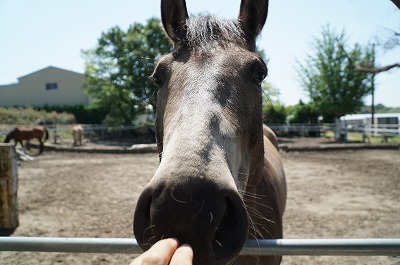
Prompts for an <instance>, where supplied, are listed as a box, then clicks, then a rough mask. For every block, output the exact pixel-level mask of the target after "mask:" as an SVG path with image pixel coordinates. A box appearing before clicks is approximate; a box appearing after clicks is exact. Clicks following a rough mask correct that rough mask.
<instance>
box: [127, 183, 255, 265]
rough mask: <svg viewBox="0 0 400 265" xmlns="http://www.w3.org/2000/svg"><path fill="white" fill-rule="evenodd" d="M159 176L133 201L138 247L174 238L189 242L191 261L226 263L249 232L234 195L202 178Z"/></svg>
mask: <svg viewBox="0 0 400 265" xmlns="http://www.w3.org/2000/svg"><path fill="white" fill-rule="evenodd" d="M162 179H163V180H161V181H155V182H150V183H149V184H148V185H147V186H146V188H145V189H144V191H143V192H142V194H141V195H140V197H139V199H138V202H137V205H136V210H135V215H134V227H133V228H134V233H135V236H136V240H137V242H138V243H139V245H140V247H141V248H142V249H143V250H147V249H149V248H150V247H151V246H152V245H153V244H154V243H155V242H157V241H158V240H160V239H163V238H176V239H178V241H179V243H180V244H189V245H191V246H192V248H193V251H194V262H193V264H198V265H214V264H215V265H217V264H218V265H219V264H226V263H227V262H229V261H230V260H232V259H233V258H234V257H236V256H237V255H238V254H239V252H240V250H241V249H242V247H243V245H244V243H245V241H246V238H247V233H248V217H247V211H246V209H245V206H244V204H243V201H242V199H241V197H240V195H239V193H238V192H237V191H236V190H234V189H232V188H230V187H227V185H223V184H221V183H216V182H215V181H210V180H206V179H205V178H195V179H193V178H190V177H186V178H179V181H177V180H175V181H171V180H169V181H166V180H168V178H162ZM182 179H183V180H182Z"/></svg>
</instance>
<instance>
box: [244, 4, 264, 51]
mask: <svg viewBox="0 0 400 265" xmlns="http://www.w3.org/2000/svg"><path fill="white" fill-rule="evenodd" d="M267 14H268V0H242V2H241V3H240V12H239V18H238V20H239V23H240V24H241V26H242V29H243V31H244V33H245V34H246V37H247V40H248V42H249V45H250V47H252V48H255V40H256V37H257V36H258V35H259V34H260V32H261V30H262V28H263V27H264V24H265V21H266V19H267Z"/></svg>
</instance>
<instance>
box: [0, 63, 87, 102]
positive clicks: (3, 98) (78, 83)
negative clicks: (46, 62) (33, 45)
mask: <svg viewBox="0 0 400 265" xmlns="http://www.w3.org/2000/svg"><path fill="white" fill-rule="evenodd" d="M84 78H85V76H84V75H83V74H80V73H77V72H73V71H68V70H64V69H61V68H57V67H53V66H49V67H46V68H44V69H41V70H39V71H36V72H33V73H31V74H27V75H25V76H22V77H20V78H18V83H15V84H9V85H0V106H1V107H25V106H34V107H40V106H44V105H49V106H53V105H57V106H63V105H78V104H82V105H88V104H89V97H88V95H86V94H85V91H84V90H83V87H82V84H83V81H84Z"/></svg>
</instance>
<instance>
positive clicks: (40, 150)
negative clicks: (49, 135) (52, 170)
mask: <svg viewBox="0 0 400 265" xmlns="http://www.w3.org/2000/svg"><path fill="white" fill-rule="evenodd" d="M38 140H39V143H40V149H39V155H40V154H41V153H43V142H42V140H41V139H38Z"/></svg>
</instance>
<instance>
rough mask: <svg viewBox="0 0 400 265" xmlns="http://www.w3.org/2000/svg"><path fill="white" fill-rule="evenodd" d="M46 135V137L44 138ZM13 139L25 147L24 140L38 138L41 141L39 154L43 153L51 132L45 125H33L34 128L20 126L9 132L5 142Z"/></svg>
mask: <svg viewBox="0 0 400 265" xmlns="http://www.w3.org/2000/svg"><path fill="white" fill-rule="evenodd" d="M43 137H44V139H43ZM11 139H13V140H14V142H15V145H17V143H20V144H21V146H22V147H23V148H25V146H24V144H23V142H22V141H24V140H27V141H29V140H32V139H37V140H38V141H39V143H40V146H39V148H40V149H39V154H41V153H43V143H44V142H45V141H46V140H47V139H49V132H48V131H47V129H46V128H44V127H33V128H19V127H16V128H14V130H12V131H11V132H9V133H8V134H7V135H6V138H5V139H4V142H5V143H9V142H10V141H11Z"/></svg>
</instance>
